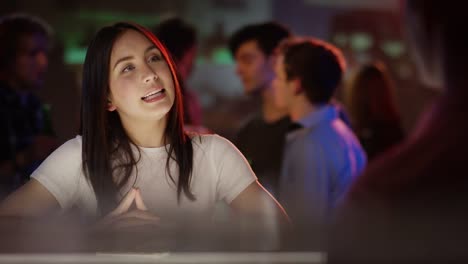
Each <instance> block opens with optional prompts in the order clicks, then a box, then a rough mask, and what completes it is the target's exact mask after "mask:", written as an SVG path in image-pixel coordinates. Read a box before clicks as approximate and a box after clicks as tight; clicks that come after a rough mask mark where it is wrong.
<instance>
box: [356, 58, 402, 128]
mask: <svg viewBox="0 0 468 264" xmlns="http://www.w3.org/2000/svg"><path fill="white" fill-rule="evenodd" d="M347 93H348V96H347V104H348V106H349V111H350V113H351V119H352V123H353V126H355V128H356V129H357V130H360V129H365V128H367V126H369V124H370V123H372V122H376V121H377V122H378V121H380V122H390V123H394V124H395V126H398V127H399V126H400V125H399V124H400V115H399V113H398V110H397V107H396V103H395V87H394V84H393V82H392V80H391V78H390V76H389V72H388V70H387V68H386V67H385V65H384V64H383V63H382V62H373V63H369V64H366V65H364V66H362V68H361V69H360V70H359V71H358V72H357V74H356V75H355V76H354V78H353V80H352V82H351V83H350V86H349V87H348V91H347Z"/></svg>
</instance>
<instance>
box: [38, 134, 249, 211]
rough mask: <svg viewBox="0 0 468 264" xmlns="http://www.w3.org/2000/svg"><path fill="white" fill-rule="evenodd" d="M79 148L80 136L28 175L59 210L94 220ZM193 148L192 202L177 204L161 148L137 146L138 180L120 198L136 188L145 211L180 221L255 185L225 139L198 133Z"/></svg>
mask: <svg viewBox="0 0 468 264" xmlns="http://www.w3.org/2000/svg"><path fill="white" fill-rule="evenodd" d="M81 145H82V139H81V136H77V137H75V138H74V139H71V140H69V141H67V142H66V143H65V144H63V145H62V146H60V147H59V148H58V149H57V150H56V151H54V152H53V153H52V154H51V155H50V156H49V157H48V158H47V159H46V160H45V161H44V162H43V163H42V164H41V165H40V166H39V168H37V169H36V171H34V172H33V174H32V175H31V177H33V178H34V179H36V180H37V181H39V182H40V183H41V184H42V185H44V186H45V188H46V189H47V190H48V191H49V192H50V193H51V194H52V195H53V196H54V197H55V198H56V199H57V201H58V203H59V204H60V206H61V207H62V208H63V209H68V208H70V207H73V206H76V207H77V208H78V209H80V211H82V212H83V213H84V214H85V215H88V216H96V213H97V201H96V196H95V194H94V191H93V189H92V186H91V184H90V183H89V182H88V181H87V179H86V177H85V176H84V174H83V171H82V162H81V161H82V159H81ZM192 145H193V171H192V179H191V183H190V190H191V192H192V193H193V194H194V195H195V198H196V200H195V201H190V200H189V199H188V198H187V197H186V196H185V194H184V193H183V192H182V193H181V200H180V204H178V203H177V191H176V190H177V187H176V185H175V184H174V183H173V182H172V181H171V180H170V178H169V176H168V175H167V171H166V159H167V152H166V149H165V147H159V148H143V147H139V149H140V151H141V159H140V160H139V162H138V164H137V167H138V176H136V170H135V169H134V170H133V173H132V176H131V177H130V179H129V181H128V183H127V185H126V186H124V187H123V188H122V190H121V191H120V196H121V197H122V196H123V195H125V194H126V193H127V191H128V190H129V189H130V188H131V187H132V186H134V187H138V188H139V189H140V191H141V194H142V197H143V201H144V202H145V204H146V206H147V207H148V209H149V210H150V211H151V212H153V213H155V214H156V215H158V216H160V217H163V216H164V217H166V216H167V217H183V216H184V215H186V214H187V213H190V214H193V213H195V214H201V215H203V216H205V217H206V216H209V215H211V214H212V213H213V210H214V208H215V205H216V203H217V202H218V201H221V200H224V201H225V202H226V203H230V202H231V201H232V200H234V198H236V197H237V195H239V194H240V193H241V192H242V191H243V190H244V189H245V188H246V187H247V186H249V185H250V184H251V183H252V182H254V181H256V176H255V174H254V173H253V171H252V169H251V168H250V166H249V164H248V163H247V161H246V159H245V158H244V156H243V155H242V154H241V153H240V152H239V150H237V149H236V147H234V145H233V144H232V143H231V142H229V141H228V140H227V139H225V138H223V137H220V136H217V135H200V136H195V137H193V138H192ZM136 153H137V152H136ZM136 157H138V156H136ZM170 170H171V175H172V176H173V177H174V179H175V181H176V182H177V179H178V170H177V164H176V163H175V162H174V161H171V163H170Z"/></svg>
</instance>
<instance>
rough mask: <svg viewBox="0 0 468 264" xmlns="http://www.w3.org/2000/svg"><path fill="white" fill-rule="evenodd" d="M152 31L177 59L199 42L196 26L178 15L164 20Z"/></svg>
mask: <svg viewBox="0 0 468 264" xmlns="http://www.w3.org/2000/svg"><path fill="white" fill-rule="evenodd" d="M152 31H153V33H154V34H155V35H156V36H157V37H158V39H159V40H161V42H162V43H163V44H164V46H166V48H167V49H168V50H169V52H170V53H171V55H172V57H173V58H174V59H175V60H176V61H178V60H181V59H182V57H183V56H184V55H185V53H186V52H187V51H188V50H190V49H191V48H192V47H193V46H195V45H196V44H197V31H196V29H195V27H193V26H192V25H190V24H189V23H187V22H185V21H184V20H182V19H181V18H178V17H173V18H169V19H166V20H164V21H162V22H161V23H159V24H158V25H157V26H156V27H154V28H153V30H152Z"/></svg>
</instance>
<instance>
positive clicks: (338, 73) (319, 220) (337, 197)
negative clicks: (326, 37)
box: [274, 39, 366, 242]
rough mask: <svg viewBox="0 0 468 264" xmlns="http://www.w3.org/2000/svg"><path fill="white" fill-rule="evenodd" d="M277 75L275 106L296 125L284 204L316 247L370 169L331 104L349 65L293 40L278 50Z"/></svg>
mask: <svg viewBox="0 0 468 264" xmlns="http://www.w3.org/2000/svg"><path fill="white" fill-rule="evenodd" d="M275 70H276V79H275V81H274V90H275V99H276V100H275V101H276V103H277V104H278V105H279V106H284V107H286V108H287V109H288V113H289V116H290V118H291V120H292V121H293V122H294V123H293V125H294V126H292V127H291V131H290V132H289V133H288V135H287V139H286V148H285V152H284V158H283V163H282V173H281V183H280V192H279V200H280V202H281V203H282V204H283V206H284V207H285V209H286V211H287V212H288V213H289V214H290V216H291V219H292V220H293V222H295V223H296V224H297V226H298V228H299V230H300V231H301V232H300V234H299V235H300V236H301V237H300V238H305V239H307V240H309V242H310V241H317V239H318V240H319V239H320V235H319V233H320V232H322V231H323V230H324V229H325V228H324V226H325V225H327V223H328V222H329V219H330V216H331V215H332V214H333V211H334V209H335V207H336V205H337V204H338V203H339V202H340V201H341V200H342V198H343V196H344V195H345V193H346V192H347V191H348V189H349V187H350V185H351V183H352V181H353V180H354V178H355V176H357V174H358V173H360V172H361V171H362V169H363V168H364V166H365V163H366V156H365V153H364V151H363V150H362V148H361V145H360V144H359V142H358V140H357V138H356V136H355V135H354V134H353V132H352V131H351V130H350V128H349V127H348V126H347V125H346V124H345V123H344V122H343V121H342V120H341V119H340V118H339V113H338V109H337V107H336V106H335V105H333V103H332V101H331V99H332V96H333V94H334V92H335V90H336V88H337V86H338V85H339V83H340V82H341V78H342V75H343V72H344V70H345V62H344V58H343V56H342V54H341V52H340V51H339V50H338V49H337V48H335V47H333V46H332V45H331V44H328V43H326V42H323V41H319V40H316V39H292V40H288V41H286V42H284V43H283V44H282V45H281V46H280V48H279V49H278V58H277V61H276V67H275ZM302 235H305V236H306V237H302ZM310 236H314V237H313V238H312V237H310Z"/></svg>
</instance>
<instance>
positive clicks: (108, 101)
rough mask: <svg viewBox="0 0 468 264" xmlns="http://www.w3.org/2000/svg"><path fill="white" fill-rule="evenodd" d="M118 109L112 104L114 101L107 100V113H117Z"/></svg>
mask: <svg viewBox="0 0 468 264" xmlns="http://www.w3.org/2000/svg"><path fill="white" fill-rule="evenodd" d="M115 109H117V107H116V106H115V105H113V104H112V101H111V100H110V99H107V111H109V112H112V111H115Z"/></svg>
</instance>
